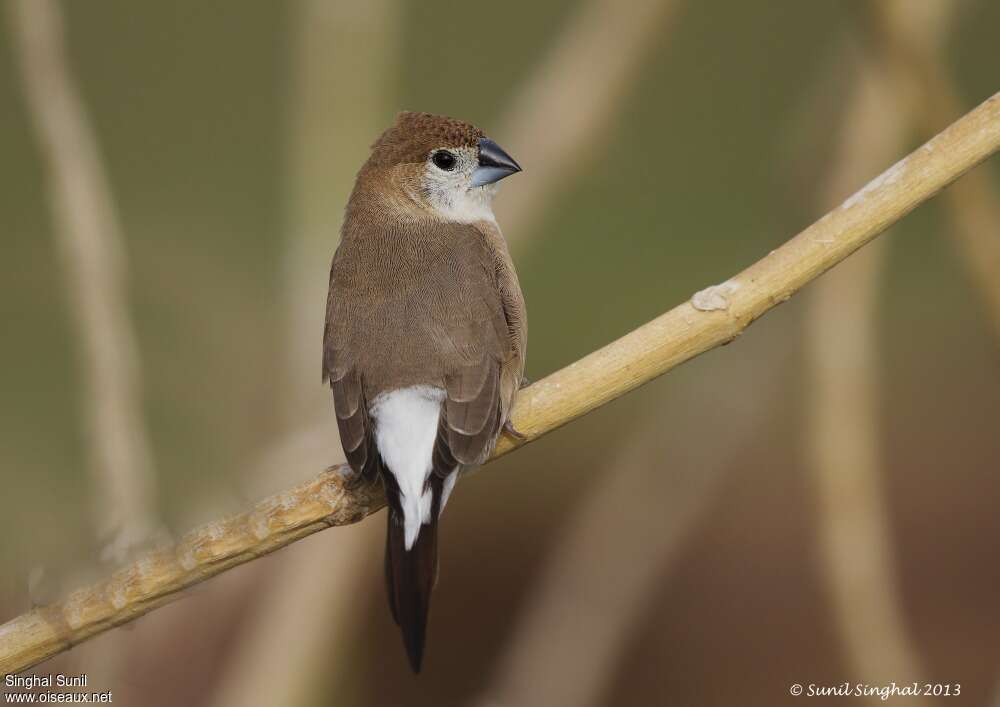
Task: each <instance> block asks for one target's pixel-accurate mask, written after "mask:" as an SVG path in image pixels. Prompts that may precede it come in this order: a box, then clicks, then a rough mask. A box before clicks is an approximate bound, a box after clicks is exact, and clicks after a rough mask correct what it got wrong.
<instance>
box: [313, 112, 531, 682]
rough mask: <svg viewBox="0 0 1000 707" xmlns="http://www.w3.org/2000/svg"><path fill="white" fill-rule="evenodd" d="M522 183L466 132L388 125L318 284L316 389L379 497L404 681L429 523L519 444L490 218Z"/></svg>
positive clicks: (505, 279) (509, 287) (513, 333)
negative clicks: (321, 292)
mask: <svg viewBox="0 0 1000 707" xmlns="http://www.w3.org/2000/svg"><path fill="white" fill-rule="evenodd" d="M520 170H521V168H520V166H519V165H518V164H517V162H515V161H514V159H513V158H512V157H511V156H510V155H508V154H507V153H506V152H504V151H503V150H502V149H501V148H500V146H499V145H497V144H496V143H495V142H493V141H492V140H490V139H489V138H487V137H485V136H484V135H483V132H482V131H481V130H479V129H478V128H476V127H474V126H472V125H469V124H468V123H464V122H462V121H459V120H454V119H452V118H445V117H443V116H437V115H430V114H427V113H408V112H407V113H400V114H399V116H398V117H397V118H396V122H395V124H394V125H393V126H392V127H391V128H389V129H388V130H386V131H385V132H384V133H383V134H382V136H381V137H380V138H379V139H378V140H377V141H376V142H375V144H374V145H372V152H371V156H370V157H369V158H368V161H367V162H366V163H365V164H364V166H363V167H362V168H361V171H360V172H359V173H358V176H357V180H356V182H355V185H354V191H353V192H352V194H351V198H350V200H349V202H348V204H347V211H346V214H345V218H344V224H343V227H342V229H341V241H340V246H339V247H338V248H337V252H336V253H335V254H334V256H333V266H332V267H331V270H330V294H329V298H328V300H327V312H326V331H325V334H324V341H323V375H324V378H325V379H328V380H329V382H330V386H331V388H332V389H333V402H334V407H335V409H336V413H337V423H338V425H339V428H340V440H341V443H342V444H343V447H344V453H345V454H346V455H347V461H348V463H349V464H350V466H351V468H352V469H353V471H354V473H355V474H356V478H357V479H359V480H360V481H381V483H382V484H383V486H384V488H385V495H386V498H387V500H388V505H389V510H388V521H389V522H388V525H389V528H388V533H387V536H386V549H385V575H386V588H387V590H388V594H389V606H390V608H391V609H392V615H393V617H394V618H395V620H396V623H398V624H399V626H400V629H401V630H402V634H403V641H404V643H405V645H406V651H407V655H408V656H409V660H410V665H411V666H412V668H413V670H414V671H415V672H419V671H420V666H421V662H422V658H423V650H424V638H425V635H426V626H427V614H428V609H429V606H430V595H431V590H432V589H433V587H434V583H435V582H436V580H437V566H438V560H437V522H438V517H439V515H440V513H441V511H442V509H443V508H444V506H445V503H447V501H448V497H449V495H450V494H451V491H452V489H453V488H454V485H455V481H456V480H457V478H458V474H459V472H460V470H461V469H462V468H463V467H467V466H471V465H476V464H481V463H482V462H484V461H485V460H486V459H487V457H489V455H490V453H491V452H492V451H493V447H494V445H495V444H496V441H497V438H498V437H499V435H500V434H501V432H502V431H503V430H504V429H507V430H508V431H509V432H510V433H512V434H515V435H516V434H517V433H516V432H514V431H513V429H512V428H511V427H510V410H511V406H512V405H513V402H514V396H515V395H516V394H517V391H518V389H519V388H520V385H521V379H522V373H523V371H524V352H525V341H526V335H527V320H526V318H525V308H524V298H523V296H522V294H521V287H520V284H519V283H518V280H517V274H516V273H515V272H514V265H513V263H512V262H511V259H510V254H509V253H508V251H507V244H506V243H505V241H504V239H503V236H502V235H501V233H500V229H499V227H498V226H497V222H496V219H495V218H494V216H493V210H492V207H491V203H492V200H493V196H494V194H495V193H496V189H497V186H496V182H498V181H499V180H501V179H503V178H504V177H506V176H508V175H511V174H514V173H515V172H519V171H520Z"/></svg>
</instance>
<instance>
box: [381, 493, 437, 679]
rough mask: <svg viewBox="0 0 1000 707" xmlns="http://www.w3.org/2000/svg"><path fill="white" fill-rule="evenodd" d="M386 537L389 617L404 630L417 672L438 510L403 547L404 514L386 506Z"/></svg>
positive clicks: (434, 554) (434, 564)
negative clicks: (387, 520)
mask: <svg viewBox="0 0 1000 707" xmlns="http://www.w3.org/2000/svg"><path fill="white" fill-rule="evenodd" d="M386 515H387V516H388V518H389V528H388V532H387V533H386V539H385V583H386V590H387V591H388V594H389V608H390V609H392V617H393V618H394V619H395V620H396V623H397V624H399V628H400V629H401V630H402V632H403V643H404V644H406V654H407V655H408V656H409V658H410V667H411V668H413V672H415V673H419V672H420V665H421V663H422V662H423V657H424V638H425V636H426V633H427V614H428V611H429V609H430V603H431V591H432V590H433V589H434V584H435V582H436V581H437V569H438V560H437V514H436V513H432V514H431V516H432V517H433V520H432V521H431V522H430V523H428V524H427V525H422V526H420V533H419V535H417V539H416V540H415V541H414V543H413V547H412V548H410V549H409V550H407V549H406V545H405V539H404V533H403V514H402V513H400V512H397V511H395V510H394V509H393V507H392V505H390V506H389V509H388V513H387V514H386Z"/></svg>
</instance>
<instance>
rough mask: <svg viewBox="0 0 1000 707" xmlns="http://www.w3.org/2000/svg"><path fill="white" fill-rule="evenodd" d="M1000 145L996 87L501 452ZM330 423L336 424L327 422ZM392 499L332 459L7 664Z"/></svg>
mask: <svg viewBox="0 0 1000 707" xmlns="http://www.w3.org/2000/svg"><path fill="white" fill-rule="evenodd" d="M998 149H1000V94H997V95H995V96H993V97H992V98H990V99H989V100H988V101H986V102H985V103H983V104H982V105H981V106H979V107H978V108H976V109H975V110H973V111H971V112H970V113H969V114H968V115H966V116H965V117H963V118H962V119H960V120H959V121H957V122H956V123H954V124H953V125H952V126H950V127H949V128H948V129H947V130H945V131H944V132H942V133H941V134H939V135H938V136H937V137H935V138H934V139H933V140H931V141H930V142H929V143H927V144H926V145H924V146H923V147H921V148H919V149H918V150H916V151H915V152H913V153H912V154H911V155H910V156H909V157H907V158H905V159H903V160H900V161H899V162H897V163H896V164H895V165H893V166H892V167H890V168H889V169H888V170H886V171H885V172H884V173H883V174H882V175H880V176H879V177H877V178H875V179H874V180H872V181H871V182H869V183H868V184H867V185H866V186H865V187H864V188H862V189H861V190H860V191H858V192H857V193H856V194H855V195H854V196H852V197H850V198H849V199H847V201H845V202H844V203H843V204H842V205H841V206H839V207H837V208H836V209H834V210H833V211H831V212H830V213H828V214H827V215H826V216H824V217H823V218H822V219H820V220H819V221H817V222H816V223H815V224H813V225H812V226H810V227H809V228H807V229H806V230H805V231H803V232H802V233H800V234H799V235H797V236H796V237H795V238H793V239H792V240H790V241H788V242H787V243H785V244H784V245H783V246H781V247H780V248H779V249H777V250H775V251H773V252H772V253H770V254H769V255H767V256H766V257H764V258H763V259H761V260H760V261H758V262H757V263H755V264H754V265H752V266H751V267H749V268H747V269H746V270H744V271H743V272H741V273H740V274H738V275H736V276H735V277H733V278H731V279H730V280H727V281H726V282H724V283H722V284H721V285H716V286H714V287H710V288H708V289H706V290H703V291H701V292H699V293H697V294H695V295H694V296H693V297H692V298H691V300H690V301H689V302H684V303H683V304H681V305H678V306H677V307H675V308H674V309H672V310H670V311H669V312H667V313H666V314H663V315H661V316H660V317H658V318H657V319H654V320H653V321H652V322H649V323H648V324H646V325H644V326H642V327H640V328H639V329H637V330H635V331H633V332H632V333H630V334H628V335H626V336H624V337H622V338H621V339H619V340H618V341H616V342H614V343H612V344H609V345H608V346H605V347H604V348H602V349H600V350H599V351H596V352H594V353H592V354H590V355H589V356H587V357H585V358H583V359H582V360H580V361H577V362H576V363H574V364H571V365H570V366H568V367H566V368H564V369H563V370H561V371H558V372H556V373H554V374H552V375H550V376H549V377H548V378H545V379H544V380H542V381H540V382H538V383H536V384H535V385H532V386H530V387H529V388H526V389H525V390H523V391H522V392H521V395H520V396H519V398H518V401H517V405H516V406H515V409H514V424H515V426H516V427H517V428H518V429H519V430H520V431H521V432H522V433H524V434H525V440H523V441H520V442H515V441H513V440H511V439H508V438H506V437H505V438H503V439H502V440H501V443H500V444H499V445H498V446H497V450H496V453H495V454H494V457H496V456H499V455H502V454H505V453H506V452H509V451H511V450H513V449H514V448H515V447H517V446H519V445H521V444H525V443H526V442H528V441H531V440H534V439H537V438H538V437H540V436H541V435H543V434H545V433H547V432H551V431H552V430H554V429H556V428H558V427H560V426H562V425H564V424H566V423H567V422H570V421H571V420H574V419H576V418H578V417H580V416H581V415H584V414H586V413H587V412H589V411H590V410H593V409H594V408H596V407H599V406H600V405H603V404H604V403H607V402H609V401H611V400H613V399H615V398H617V397H619V396H621V395H624V394H625V393H627V392H628V391H630V390H633V389H634V388H637V387H638V386H640V385H642V384H643V383H646V382H648V381H650V380H652V379H653V378H655V377H657V376H659V375H661V374H663V373H665V372H666V371H668V370H670V369H671V368H673V367H674V366H677V365H678V364H680V363H683V362H684V361H687V360H689V359H691V358H693V357H694V356H697V355H698V354H700V353H703V352H705V351H707V350H709V349H711V348H714V347H716V346H719V345H721V344H724V343H727V342H729V341H732V340H733V339H734V338H735V337H736V336H738V335H739V333H740V332H741V331H743V329H745V328H746V327H747V326H749V325H750V323H752V322H753V321H754V320H755V319H757V318H758V317H759V316H761V315H762V314H764V313H765V312H766V311H768V310H769V309H771V308H772V307H774V306H776V305H777V304H780V303H781V302H784V301H785V300H787V299H788V298H789V297H791V296H792V295H793V294H794V293H795V292H796V291H798V290H799V289H801V288H802V287H803V286H804V285H805V284H806V283H808V282H810V281H811V280H813V279H815V278H816V277H818V276H819V275H820V274H822V273H823V272H824V271H826V270H827V269H829V268H831V267H833V266H834V265H836V264H837V263H839V262H840V261H841V260H843V259H844V258H846V257H847V256H848V255H850V254H851V253H853V252H854V251H855V250H857V249H858V248H860V247H861V246H863V245H864V244H866V243H868V242H869V241H870V240H872V239H873V238H874V237H875V236H877V235H878V234H879V233H881V232H882V231H883V230H884V229H885V228H886V227H888V226H889V225H891V224H892V223H894V222H896V221H898V220H899V219H900V218H902V217H903V216H905V215H906V214H907V213H909V212H910V211H912V210H913V209H914V208H915V207H916V206H917V205H919V204H920V203H922V202H924V201H926V200H927V199H929V198H931V197H932V196H933V195H934V194H936V193H937V192H938V191H940V190H941V189H942V188H944V187H945V186H947V185H948V184H950V183H951V182H952V181H954V180H955V179H957V178H958V177H959V176H961V175H962V174H963V173H964V172H965V171H967V170H969V169H971V168H972V167H974V166H975V165H977V164H979V163H980V162H982V161H983V160H984V159H986V158H987V157H989V156H990V155H991V154H993V153H994V152H996V151H997V150H998ZM331 424H332V423H331ZM383 503H384V499H383V497H382V494H381V491H380V490H379V489H375V488H367V489H356V490H353V491H351V490H348V489H347V488H345V484H344V480H343V478H342V477H341V475H340V474H339V473H338V472H337V471H336V470H331V471H327V472H325V473H323V474H321V475H320V476H318V477H317V478H315V479H313V480H312V481H309V482H307V483H304V484H300V485H299V486H296V487H295V488H293V489H290V490H289V491H286V492H284V493H282V494H279V495H277V496H273V497H271V498H269V499H267V500H265V501H263V502H262V503H260V504H258V505H257V506H256V507H255V508H254V509H253V510H251V511H249V512H248V513H243V514H240V515H238V516H235V517H233V518H230V519H228V520H225V521H221V522H218V523H211V524H209V525H207V526H204V527H202V528H199V529H197V530H195V531H193V532H191V533H189V534H188V535H187V536H186V537H185V538H184V539H183V540H182V541H181V542H180V543H179V544H178V545H177V546H176V547H169V548H163V549H161V550H158V551H155V552H152V553H150V554H149V555H147V556H145V557H143V558H141V559H140V560H139V561H138V562H136V563H134V564H132V565H130V566H128V567H126V568H124V569H123V570H121V571H119V572H117V573H116V574H115V575H113V576H112V577H111V579H109V580H107V581H104V582H100V583H98V584H95V585H93V586H91V587H88V588H86V589H81V590H79V591H77V592H74V593H73V594H72V595H71V596H70V597H69V598H68V599H67V600H66V601H64V602H63V603H61V604H56V605H53V606H49V607H44V608H41V609H36V610H34V611H31V612H29V613H27V614H24V615H22V616H19V617H17V618H15V619H14V620H13V621H10V622H8V623H7V624H4V625H3V626H0V672H2V673H4V674H6V673H11V672H18V671H21V670H24V669H26V668H28V667H30V666H32V665H35V664H37V663H39V662H41V661H42V660H45V659H46V658H48V657H50V656H52V655H55V654H56V653H59V652H60V651H63V650H66V649H67V648H69V647H70V646H72V645H74V644H76V643H79V642H80V641H83V640H86V639H87V638H89V637H91V636H93V635H95V634H97V633H100V632H102V631H105V630H107V629H108V628H111V627H112V626H117V625H119V624H122V623H125V622H127V621H131V620H132V619H135V618H136V617H138V616H141V615H142V614H144V613H146V612H148V611H150V610H151V609H153V608H155V607H157V606H160V605H162V604H164V603H166V602H168V601H170V599H171V598H172V595H174V594H175V593H176V592H178V591H180V590H181V589H184V588H185V587H189V586H191V585H193V584H196V583H198V582H200V581H203V580H205V579H207V578H208V577H211V576H213V575H216V574H219V573H220V572H223V571H225V570H227V569H229V568H231V567H233V566H235V565H238V564H241V563H244V562H248V561H250V560H252V559H255V558H257V557H260V556H261V555H263V554H266V553H268V552H273V551H274V550H277V549H278V548H280V547H282V546H284V545H287V544H289V543H291V542H294V541H295V540H298V539H300V538H302V537H305V536H307V535H310V534H312V533H314V532H317V531H319V530H322V529H323V528H325V527H327V526H331V525H343V524H346V523H353V522H356V521H358V520H361V519H362V518H364V517H365V516H366V515H368V514H370V513H372V512H374V511H375V510H377V509H378V508H380V507H381V506H382V505H383Z"/></svg>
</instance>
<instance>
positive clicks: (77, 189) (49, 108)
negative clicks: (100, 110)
mask: <svg viewBox="0 0 1000 707" xmlns="http://www.w3.org/2000/svg"><path fill="white" fill-rule="evenodd" d="M9 7H10V11H11V12H10V15H11V27H12V29H13V33H14V35H15V36H14V40H15V46H16V49H17V58H18V59H19V63H20V70H21V79H22V82H23V85H24V93H25V96H26V98H27V103H28V108H29V113H30V116H31V118H32V123H33V125H34V128H35V131H36V134H37V138H38V142H39V145H40V147H41V149H42V157H43V160H44V164H45V167H46V171H47V179H48V184H47V187H48V192H49V194H48V196H49V199H50V201H51V204H52V213H53V216H54V219H55V229H54V230H55V234H56V237H57V238H56V244H57V247H58V252H59V255H60V260H61V265H62V271H61V273H60V274H61V278H62V280H63V282H64V284H65V287H66V290H67V297H68V300H69V304H70V307H71V310H72V316H71V318H72V320H73V322H74V324H75V325H76V335H77V339H78V341H79V347H80V358H81V364H82V366H81V367H82V376H83V384H84V387H85V390H86V394H85V396H84V401H85V405H86V412H85V415H84V417H85V424H86V428H87V432H88V434H87V440H88V443H89V447H90V449H89V456H90V463H89V465H88V466H89V468H90V470H91V473H92V481H93V485H94V488H95V497H96V506H95V509H94V518H95V521H96V526H97V530H98V533H99V535H100V537H101V540H102V541H103V542H107V543H108V545H107V546H106V548H105V552H106V554H108V555H109V556H111V557H112V558H113V559H114V560H115V561H117V562H121V561H122V559H123V558H124V554H125V551H126V550H127V549H128V548H130V547H132V546H134V545H136V544H138V543H140V542H142V541H143V540H144V539H146V538H147V537H148V536H149V534H150V533H151V531H152V530H153V529H154V528H156V527H157V521H156V516H157V513H156V496H155V479H154V474H153V462H152V454H151V453H150V445H149V441H148V439H147V432H146V426H145V423H144V416H143V410H142V401H141V381H140V372H139V347H138V345H137V343H136V336H135V332H134V330H133V326H132V322H131V321H130V318H129V313H128V297H127V293H126V285H125V282H126V270H127V267H126V265H127V264H126V255H125V246H124V239H123V237H122V234H121V228H120V226H119V223H118V217H117V214H116V210H115V205H114V199H113V197H112V193H111V187H110V185H109V183H108V178H107V176H106V174H105V170H104V167H103V165H102V164H101V157H100V151H99V148H98V145H97V139H96V137H95V135H94V131H93V129H92V128H91V126H90V122H89V120H88V118H87V112H86V109H85V107H84V105H83V102H82V100H81V99H80V95H79V91H78V89H77V87H76V85H75V83H74V80H73V77H72V75H71V73H70V68H69V62H68V59H67V56H66V52H67V50H66V46H65V41H64V23H63V17H62V13H61V10H60V6H59V4H58V3H57V2H55V1H54V0H11V2H10V6H9Z"/></svg>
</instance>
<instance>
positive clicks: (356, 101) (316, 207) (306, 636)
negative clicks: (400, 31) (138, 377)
mask: <svg viewBox="0 0 1000 707" xmlns="http://www.w3.org/2000/svg"><path fill="white" fill-rule="evenodd" d="M289 9H290V11H291V12H292V13H293V18H294V34H293V37H292V42H291V46H292V48H293V59H292V66H291V69H292V75H291V81H290V83H291V85H292V87H293V90H292V92H291V96H290V101H289V113H290V121H289V122H290V124H289V130H288V133H287V140H288V155H289V159H288V174H287V197H288V206H287V210H288V220H287V224H288V229H287V241H286V242H287V252H286V261H285V263H284V266H285V273H284V275H285V278H284V281H285V284H284V290H285V292H286V293H287V301H286V319H285V321H286V323H287V326H288V330H287V332H286V336H285V342H286V368H285V370H286V381H285V385H284V386H282V394H283V395H284V396H285V401H284V402H285V406H284V407H285V413H286V419H285V422H286V424H287V426H289V427H291V428H292V429H297V428H299V427H300V426H301V421H302V420H304V419H305V420H308V419H312V418H315V419H322V420H323V425H322V426H321V428H320V429H318V430H317V435H318V437H317V443H316V444H307V445H306V447H305V451H306V452H316V451H317V448H322V447H324V446H326V445H324V444H323V443H322V442H320V440H323V441H325V442H326V443H327V444H330V445H332V446H335V447H337V449H336V450H335V451H334V452H333V455H334V456H333V458H335V459H343V458H344V457H343V453H342V452H341V451H340V449H339V445H338V444H337V431H336V426H335V425H334V426H331V425H330V423H329V418H328V416H327V415H326V414H324V413H325V412H326V411H327V410H329V407H330V405H331V399H330V394H329V389H328V388H327V387H326V386H324V385H321V383H320V380H319V375H318V373H317V372H318V370H319V359H320V356H319V354H320V345H319V344H320V336H319V334H320V333H321V332H322V330H323V316H324V313H325V308H324V304H325V302H326V286H327V282H328V279H329V278H328V276H329V267H330V258H331V255H332V253H333V250H334V248H335V246H336V244H337V241H338V240H339V232H340V222H341V217H342V214H343V205H344V204H345V203H346V202H347V198H348V195H349V194H350V190H351V187H352V184H353V182H354V175H355V172H356V169H357V165H359V164H361V163H362V162H363V161H364V159H365V153H366V152H367V146H368V145H369V144H370V143H371V141H372V140H373V139H374V137H375V136H376V135H377V134H378V128H379V125H380V124H381V123H383V122H384V120H383V117H384V115H385V113H386V112H387V108H388V106H389V105H390V100H389V97H390V96H391V95H392V94H393V91H392V87H393V86H394V81H393V72H394V71H395V69H396V53H397V45H398V42H397V39H396V35H397V31H396V28H397V25H398V18H397V15H398V14H399V13H400V12H401V8H400V7H399V6H398V4H397V3H394V2H392V1H391V0H372V1H370V2H365V3H357V2H353V1H352V0H298V2H294V3H291V4H289ZM302 451H303V450H302V449H301V448H297V449H292V450H291V455H292V456H289V455H288V454H285V455H284V457H283V459H284V466H283V467H282V468H279V469H278V471H279V472H285V473H287V471H288V469H289V468H290V467H294V466H295V465H296V462H301V460H303V459H310V458H312V459H326V460H329V459H330V458H331V457H330V456H329V455H327V454H326V452H325V450H323V452H317V456H313V457H308V456H303V455H302ZM272 468H273V467H272ZM255 476H256V475H255ZM378 532H379V529H377V528H376V527H375V526H373V525H364V526H362V527H359V528H356V529H353V530H352V531H351V532H349V533H347V534H345V537H344V538H343V539H342V540H341V541H340V542H337V543H336V544H335V545H333V546H332V547H331V546H330V545H329V543H323V542H319V543H310V544H309V545H308V546H307V547H303V548H297V550H296V552H293V553H289V554H288V556H287V557H282V560H281V567H280V569H278V570H277V571H276V572H274V574H275V575H276V576H274V577H272V578H271V580H270V583H269V585H268V588H267V590H266V591H265V592H264V595H263V597H262V598H261V599H260V601H259V603H258V604H257V607H256V610H255V611H254V612H252V613H251V614H250V617H249V620H248V621H247V622H246V623H245V625H243V626H242V627H241V640H240V641H239V643H238V647H237V649H236V650H235V652H234V655H233V657H232V660H230V661H229V662H228V664H227V668H226V670H225V671H223V672H222V674H221V676H220V679H219V682H218V685H217V687H216V695H215V699H214V700H213V703H214V704H215V705H216V706H217V707H229V706H236V705H239V706H240V707H254V706H255V705H260V706H261V707H270V706H271V705H292V704H301V703H303V702H304V701H308V700H307V699H306V698H307V697H308V695H309V692H310V690H312V689H315V688H316V686H317V684H318V683H319V682H320V681H319V680H318V679H317V678H318V676H323V677H324V678H326V676H327V675H328V674H329V672H330V670H331V669H336V667H337V666H339V665H341V664H342V661H341V656H340V652H341V651H346V650H349V648H350V646H351V645H352V642H351V641H349V640H344V637H345V636H347V635H356V634H357V633H358V626H357V623H358V620H359V617H358V614H357V612H355V611H352V610H351V609H352V608H353V607H354V606H355V603H356V601H357V597H358V596H359V595H360V593H361V592H362V588H363V587H367V586H370V584H371V580H372V578H373V575H374V574H375V572H376V571H378V569H380V568H381V565H380V564H379V563H374V562H369V560H370V559H371V558H372V557H373V556H374V555H373V553H372V548H373V547H379V543H378V541H377V540H376V538H375V535H376V534H378ZM272 569H273V568H272ZM261 571H262V572H264V571H266V570H265V568H261ZM303 607H309V610H308V611H303V610H302V608H303ZM275 645H282V646H288V647H289V648H288V649H287V650H282V651H279V652H275V651H274V650H273V646H275ZM345 687H346V688H347V689H349V687H350V686H349V685H347V686H345ZM338 699H339V702H340V703H344V701H345V699H346V698H345V695H344V694H343V693H341V694H339V695H338Z"/></svg>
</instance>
